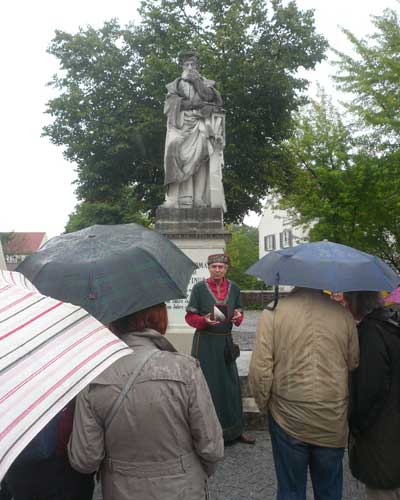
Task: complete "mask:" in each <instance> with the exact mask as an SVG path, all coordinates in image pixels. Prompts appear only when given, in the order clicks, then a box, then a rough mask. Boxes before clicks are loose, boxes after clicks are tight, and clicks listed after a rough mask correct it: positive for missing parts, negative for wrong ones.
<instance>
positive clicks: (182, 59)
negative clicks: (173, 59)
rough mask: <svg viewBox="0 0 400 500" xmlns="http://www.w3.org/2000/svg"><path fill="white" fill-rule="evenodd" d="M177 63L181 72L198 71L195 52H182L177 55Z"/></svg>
mask: <svg viewBox="0 0 400 500" xmlns="http://www.w3.org/2000/svg"><path fill="white" fill-rule="evenodd" d="M179 63H180V65H181V66H182V69H183V71H187V72H191V71H193V70H195V71H197V70H198V64H197V52H196V51H195V50H183V51H181V52H180V53H179Z"/></svg>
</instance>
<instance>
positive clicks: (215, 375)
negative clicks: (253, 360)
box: [187, 280, 243, 442]
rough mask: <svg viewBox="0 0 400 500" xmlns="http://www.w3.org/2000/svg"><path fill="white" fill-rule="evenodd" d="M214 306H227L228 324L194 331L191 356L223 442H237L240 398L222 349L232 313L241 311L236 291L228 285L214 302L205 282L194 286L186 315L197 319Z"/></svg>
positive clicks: (233, 372) (234, 369) (237, 382)
mask: <svg viewBox="0 0 400 500" xmlns="http://www.w3.org/2000/svg"><path fill="white" fill-rule="evenodd" d="M214 304H226V305H227V306H228V313H229V322H227V323H221V324H219V325H216V326H209V327H208V328H207V330H196V331H195V334H194V337H193V345H192V356H194V357H195V358H197V359H198V360H199V362H200V365H201V368H202V370H203V373H204V376H205V378H206V380H207V383H208V387H209V389H210V393H211V396H212V399H213V402H214V406H215V410H216V412H217V415H218V418H219V421H220V424H221V427H222V429H223V432H224V440H225V442H229V441H233V440H235V439H237V438H239V437H240V436H241V435H242V433H243V412H242V397H241V393H240V379H239V373H238V369H237V366H236V363H235V362H233V363H229V364H227V363H226V362H225V359H224V348H225V342H226V337H227V335H230V333H231V330H232V322H231V321H230V319H231V317H232V316H233V311H234V310H235V309H241V304H240V290H239V287H238V286H237V285H236V284H235V283H233V282H232V281H229V287H228V293H227V295H226V298H225V300H224V301H218V300H217V298H216V297H215V295H214V294H213V293H212V291H211V290H210V288H209V286H208V284H207V281H206V280H204V281H201V282H199V283H196V285H195V286H194V287H193V289H192V293H191V295H190V300H189V304H188V307H187V311H188V312H193V313H195V314H199V315H201V316H205V315H206V314H208V313H212V312H213V309H214Z"/></svg>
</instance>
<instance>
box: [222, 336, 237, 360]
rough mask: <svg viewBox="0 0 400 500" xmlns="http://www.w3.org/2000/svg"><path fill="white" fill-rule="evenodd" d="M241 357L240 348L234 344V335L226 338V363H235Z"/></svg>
mask: <svg viewBox="0 0 400 500" xmlns="http://www.w3.org/2000/svg"><path fill="white" fill-rule="evenodd" d="M239 356H240V348H239V346H238V345H237V344H235V343H234V342H233V338H232V334H231V333H230V334H229V335H227V336H226V337H225V348H224V358H225V363H226V364H229V363H233V362H234V361H235V360H236V359H237V358H238V357H239Z"/></svg>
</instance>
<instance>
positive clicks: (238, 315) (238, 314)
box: [231, 309, 242, 323]
mask: <svg viewBox="0 0 400 500" xmlns="http://www.w3.org/2000/svg"><path fill="white" fill-rule="evenodd" d="M241 316H242V313H241V312H240V311H239V309H235V310H234V311H233V316H232V319H231V321H232V323H234V322H235V321H237V320H238V319H240V318H241Z"/></svg>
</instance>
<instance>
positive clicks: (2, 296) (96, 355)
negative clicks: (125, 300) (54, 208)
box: [0, 271, 132, 480]
mask: <svg viewBox="0 0 400 500" xmlns="http://www.w3.org/2000/svg"><path fill="white" fill-rule="evenodd" d="M130 353H132V350H131V349H130V348H129V347H128V346H127V345H126V344H124V343H123V342H122V341H120V340H119V339H118V338H117V337H116V336H115V335H113V334H112V333H111V332H110V331H109V330H107V328H106V327H104V326H103V325H102V324H101V323H99V322H98V321H97V320H95V319H94V318H92V317H91V316H90V315H89V314H88V313H87V312H86V311H84V310H83V309H81V308H80V307H77V306H73V305H71V304H65V303H63V302H60V301H58V300H55V299H51V298H49V297H45V296H43V295H41V294H39V293H38V292H37V291H36V290H35V288H34V287H33V286H32V285H31V284H30V283H29V282H28V281H27V280H26V279H25V278H24V276H22V275H21V274H19V273H15V272H9V271H0V480H1V479H2V478H3V477H4V474H5V473H6V472H7V469H8V467H9V466H10V465H11V463H12V462H13V461H14V460H15V458H16V457H17V456H18V454H19V453H20V452H21V451H22V450H23V448H25V446H26V445H27V444H28V443H29V442H30V441H31V440H32V438H33V437H34V436H35V435H36V434H37V433H38V432H39V431H40V430H41V429H42V428H43V427H44V426H45V425H46V424H47V423H48V422H49V420H50V419H51V418H52V417H54V415H56V414H57V413H58V412H59V411H60V410H61V409H62V408H63V407H64V406H65V405H66V404H67V403H68V402H69V401H70V400H71V399H72V398H73V397H74V396H76V394H78V392H79V391H80V390H82V389H83V388H84V387H85V386H86V385H87V384H88V383H89V382H91V381H92V380H93V379H94V378H95V377H96V376H97V375H98V374H99V373H101V372H102V371H103V370H105V369H106V368H107V367H108V366H109V365H111V364H112V363H113V362H114V361H115V360H117V359H119V358H120V357H122V356H125V355H127V354H130Z"/></svg>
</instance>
